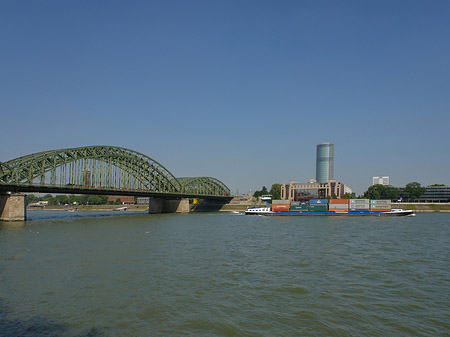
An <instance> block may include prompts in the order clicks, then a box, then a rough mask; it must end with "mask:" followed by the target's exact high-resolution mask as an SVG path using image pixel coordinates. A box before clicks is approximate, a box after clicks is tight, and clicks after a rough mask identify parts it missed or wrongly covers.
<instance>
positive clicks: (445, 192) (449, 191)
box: [398, 185, 450, 202]
mask: <svg viewBox="0 0 450 337" xmlns="http://www.w3.org/2000/svg"><path fill="white" fill-rule="evenodd" d="M404 189H405V188H404V187H400V188H399V189H398V190H399V194H400V197H401V198H402V199H403V198H405V195H404V193H403V191H404ZM416 201H418V202H450V186H445V185H444V186H427V187H425V193H424V194H422V195H421V196H420V197H419V198H418V199H417V200H416Z"/></svg>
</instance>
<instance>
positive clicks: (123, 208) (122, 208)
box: [113, 206, 128, 211]
mask: <svg viewBox="0 0 450 337" xmlns="http://www.w3.org/2000/svg"><path fill="white" fill-rule="evenodd" d="M127 208H128V207H126V206H124V207H119V208H114V209H113V211H126V210H127Z"/></svg>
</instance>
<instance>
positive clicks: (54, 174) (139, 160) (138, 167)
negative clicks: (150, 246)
mask: <svg viewBox="0 0 450 337" xmlns="http://www.w3.org/2000/svg"><path fill="white" fill-rule="evenodd" d="M2 184H3V185H14V186H45V187H49V186H51V187H56V188H66V189H67V188H72V189H74V190H82V189H89V190H95V189H101V190H105V189H111V190H115V191H118V190H120V191H122V190H127V191H133V190H135V191H140V192H156V193H169V194H170V193H173V194H194V192H195V194H202V195H210V196H211V195H215V196H223V195H229V194H230V191H229V189H228V187H227V186H226V185H225V184H223V183H222V182H220V181H219V180H217V179H215V178H209V177H198V178H178V179H177V178H176V177H175V176H174V175H173V174H172V173H171V172H170V171H169V170H167V169H166V168H165V167H164V166H163V165H161V164H160V163H158V162H157V161H156V160H154V159H152V158H150V157H148V156H146V155H144V154H142V153H139V152H136V151H133V150H129V149H125V148H121V147H114V146H86V147H77V148H69V149H60V150H51V151H44V152H39V153H34V154H30V155H26V156H23V157H19V158H16V159H13V160H10V161H7V162H4V163H1V162H0V187H1V185H2ZM74 192H75V191H74ZM75 193H80V192H75Z"/></svg>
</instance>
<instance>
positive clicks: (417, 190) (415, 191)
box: [403, 182, 426, 200]
mask: <svg viewBox="0 0 450 337" xmlns="http://www.w3.org/2000/svg"><path fill="white" fill-rule="evenodd" d="M425 191H426V188H425V187H422V186H421V185H420V184H419V183H418V182H412V183H409V184H406V186H405V189H404V190H403V195H404V196H405V197H406V198H407V199H410V200H414V199H418V198H419V197H420V196H421V195H422V194H424V193H425Z"/></svg>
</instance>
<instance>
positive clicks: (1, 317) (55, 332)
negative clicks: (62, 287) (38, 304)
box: [0, 298, 106, 337]
mask: <svg viewBox="0 0 450 337" xmlns="http://www.w3.org/2000/svg"><path fill="white" fill-rule="evenodd" d="M9 316H11V312H10V311H8V310H7V309H6V306H5V305H4V301H3V300H2V299H1V298H0V336H2V337H17V336H23V337H41V336H42V337H44V336H45V337H55V336H63V335H66V334H69V335H72V334H71V331H70V328H69V327H68V326H67V325H65V324H61V323H57V322H54V321H53V320H52V319H49V318H45V317H41V316H34V317H31V318H25V319H17V318H11V317H9ZM75 335H76V336H80V337H100V336H106V330H105V329H103V328H96V327H93V328H90V329H87V330H85V331H81V332H79V333H76V334H75Z"/></svg>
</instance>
